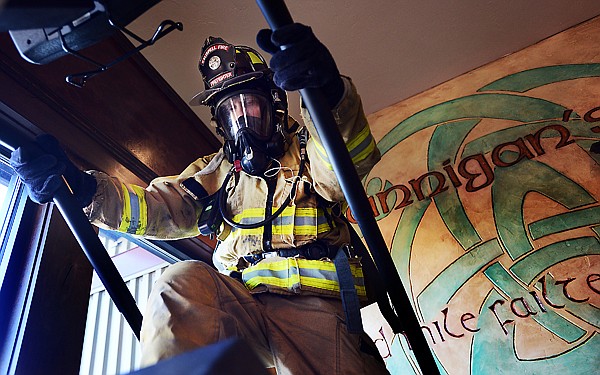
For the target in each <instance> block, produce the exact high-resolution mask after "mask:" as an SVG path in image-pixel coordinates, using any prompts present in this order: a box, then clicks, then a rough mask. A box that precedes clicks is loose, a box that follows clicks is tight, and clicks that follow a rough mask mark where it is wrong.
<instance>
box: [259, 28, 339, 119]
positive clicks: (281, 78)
mask: <svg viewBox="0 0 600 375" xmlns="http://www.w3.org/2000/svg"><path fill="white" fill-rule="evenodd" d="M256 42H257V44H258V45H259V47H260V48H262V49H263V50H265V51H266V52H268V53H270V54H272V55H273V56H272V57H271V69H272V70H273V72H274V73H275V74H274V76H273V81H274V82H275V84H276V85H277V86H279V87H281V88H282V89H284V90H286V91H294V90H300V89H303V88H317V87H318V88H321V89H322V90H323V93H324V94H325V95H326V96H327V101H328V102H329V107H330V108H333V107H335V105H337V103H338V102H339V101H340V99H341V98H342V95H343V94H344V82H343V81H342V78H341V77H340V72H339V71H338V68H337V66H336V65H335V61H334V60H333V57H332V56H331V53H329V50H327V47H325V46H324V45H323V43H321V42H320V41H319V40H318V39H317V38H316V37H315V34H313V31H312V29H311V28H310V27H308V26H305V25H302V24H299V23H293V24H290V25H287V26H284V27H281V28H279V29H277V30H275V31H272V30H271V29H263V30H260V31H259V32H258V35H257V36H256ZM282 46H283V47H284V48H285V49H283V50H282V49H281V48H280V47H282Z"/></svg>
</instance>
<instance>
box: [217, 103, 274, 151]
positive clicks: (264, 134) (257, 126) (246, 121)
mask: <svg viewBox="0 0 600 375" xmlns="http://www.w3.org/2000/svg"><path fill="white" fill-rule="evenodd" d="M216 117H217V121H218V123H219V124H220V125H221V126H222V127H223V130H224V131H225V133H226V134H227V136H228V137H229V138H230V139H232V140H237V138H238V137H239V134H240V132H241V131H242V130H244V131H249V132H251V133H252V134H253V135H254V136H255V137H257V138H259V139H265V140H268V139H269V138H270V137H271V135H272V133H273V126H272V124H271V119H272V116H271V103H270V102H269V100H267V98H266V97H264V96H262V95H258V94H253V93H236V94H233V95H231V96H229V97H227V98H225V99H223V100H222V101H221V102H220V103H219V104H218V106H217V109H216Z"/></svg>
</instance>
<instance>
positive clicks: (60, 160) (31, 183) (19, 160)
mask: <svg viewBox="0 0 600 375" xmlns="http://www.w3.org/2000/svg"><path fill="white" fill-rule="evenodd" d="M10 165H11V167H13V169H14V170H15V172H17V175H18V176H19V177H20V178H21V180H23V183H24V184H25V186H27V189H28V190H29V197H30V198H31V200H32V201H34V202H36V203H47V202H50V201H51V200H52V198H53V197H54V195H55V194H56V192H57V190H58V189H59V187H60V186H62V184H63V183H64V182H63V179H62V177H61V176H64V177H65V179H66V180H67V181H68V183H69V186H70V187H71V189H72V190H73V193H74V196H75V199H76V200H77V202H78V203H79V206H80V207H82V208H83V207H85V206H87V205H89V204H90V203H91V202H92V198H94V194H95V193H96V179H95V178H94V177H93V176H91V175H89V174H87V173H85V172H82V171H80V170H79V169H77V167H76V166H75V165H74V164H73V163H72V162H71V161H70V160H69V158H68V157H67V155H66V154H65V152H64V151H63V149H62V148H61V147H60V145H59V144H58V141H57V140H56V138H54V137H53V136H51V135H49V134H42V135H39V136H37V137H36V139H35V141H33V142H30V143H28V144H26V145H23V146H21V147H19V148H17V149H16V150H15V151H13V152H12V154H11V156H10Z"/></svg>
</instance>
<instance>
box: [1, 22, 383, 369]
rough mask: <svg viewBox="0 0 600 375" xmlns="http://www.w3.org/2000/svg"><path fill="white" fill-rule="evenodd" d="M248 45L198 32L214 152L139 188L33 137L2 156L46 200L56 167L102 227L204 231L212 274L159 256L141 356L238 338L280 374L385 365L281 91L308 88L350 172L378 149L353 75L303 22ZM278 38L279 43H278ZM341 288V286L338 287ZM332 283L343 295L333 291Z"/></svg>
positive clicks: (320, 175)
mask: <svg viewBox="0 0 600 375" xmlns="http://www.w3.org/2000/svg"><path fill="white" fill-rule="evenodd" d="M257 43H258V45H259V46H260V47H261V48H262V49H263V50H265V51H267V52H269V53H271V54H272V57H271V68H269V67H268V65H267V62H266V61H265V60H264V58H263V57H262V56H261V54H260V53H259V52H258V51H256V50H254V49H252V48H250V47H247V46H236V45H232V44H230V43H228V42H226V41H225V40H223V39H221V38H217V37H209V38H207V39H206V41H205V43H204V46H203V47H202V50H201V54H200V59H199V70H200V73H201V75H202V79H203V82H204V86H205V89H204V90H203V91H202V92H200V93H199V94H198V95H196V96H195V97H194V98H193V99H192V101H191V102H190V104H192V105H206V106H208V107H210V110H211V114H212V120H211V123H212V124H213V125H214V126H216V131H217V133H218V134H219V135H221V136H222V137H223V140H224V144H223V148H222V149H221V150H219V152H217V153H215V154H213V155H209V156H205V157H201V158H199V159H198V160H196V161H195V162H194V163H192V164H191V165H190V166H188V168H186V169H185V170H184V171H183V172H182V173H181V174H179V175H178V176H169V177H160V178H157V179H155V180H153V181H152V182H151V183H150V185H149V186H148V187H146V188H145V189H144V188H142V187H139V186H135V185H131V184H127V183H124V182H122V181H119V180H118V179H117V178H115V177H111V176H108V175H106V174H105V173H103V172H100V171H88V172H81V171H79V170H78V169H77V168H76V167H75V166H74V165H73V164H72V163H71V162H70V161H69V160H68V158H67V157H66V155H65V154H64V152H63V151H62V150H61V148H60V146H59V145H58V142H57V141H56V139H54V138H52V137H50V136H47V135H44V136H40V137H38V139H37V140H36V142H35V143H33V144H32V145H29V146H27V147H22V148H20V149H18V150H16V151H15V152H14V153H13V155H12V157H11V165H12V166H13V167H14V169H15V170H16V172H17V173H18V174H19V176H20V177H21V178H22V179H23V181H24V182H25V184H26V185H27V187H28V188H29V194H30V196H31V198H32V199H33V200H34V201H37V202H39V203H45V202H48V201H50V200H51V199H52V196H53V194H54V192H55V191H56V189H57V187H58V186H59V185H60V183H62V177H61V175H62V176H64V177H65V178H66V180H67V182H68V183H69V185H70V187H71V189H72V190H73V191H74V194H75V196H76V198H77V199H78V201H79V202H80V204H81V206H82V207H83V209H84V211H85V213H86V214H87V216H88V218H89V220H90V221H91V222H92V223H93V224H95V225H97V226H99V227H102V228H106V229H111V230H118V231H121V232H126V233H130V234H134V235H139V236H145V237H148V238H153V239H161V240H169V239H180V238H189V237H195V236H197V235H199V234H200V233H202V234H214V235H215V236H216V238H217V239H218V241H217V243H218V245H217V247H216V249H215V251H214V255H213V263H214V266H215V267H216V268H217V270H218V271H216V270H215V269H214V268H213V267H211V266H210V265H208V264H206V263H203V262H200V261H184V262H179V263H176V264H173V265H171V266H169V267H168V268H167V269H166V270H165V272H164V273H163V274H162V275H161V277H160V278H159V279H158V280H157V282H156V283H155V285H154V287H153V290H152V293H151V295H150V298H149V301H148V303H147V308H146V311H145V314H144V319H143V323H142V332H141V345H142V362H143V363H142V364H143V365H144V366H146V365H150V364H153V363H155V362H157V361H159V360H162V359H165V358H169V357H172V356H174V355H176V354H179V353H182V352H185V351H188V350H191V349H194V348H198V347H201V346H205V345H208V344H211V343H215V342H218V341H219V340H222V339H225V338H229V337H241V338H244V339H245V340H246V342H248V343H249V345H250V346H251V347H252V348H253V349H254V350H255V351H256V352H257V353H258V355H259V356H260V358H261V359H262V360H263V362H264V363H265V366H266V367H275V368H276V370H277V372H278V373H279V374H286V373H293V374H300V373H302V374H330V373H344V374H351V373H359V374H366V373H368V374H376V373H387V371H386V369H385V365H384V363H383V360H382V359H381V357H380V356H379V353H378V351H377V349H376V347H375V346H374V344H373V342H372V341H371V340H370V339H369V337H368V336H367V335H366V334H365V333H364V332H363V331H362V325H361V322H360V313H359V311H358V309H359V307H360V303H361V302H362V301H364V297H365V287H364V281H363V275H362V271H361V265H360V259H359V258H357V257H356V256H355V255H354V254H353V251H352V247H351V246H349V241H350V235H349V229H348V226H347V221H345V220H343V218H342V217H341V216H342V212H343V202H344V196H343V193H342V191H341V188H340V186H339V183H338V181H337V178H336V176H335V174H334V172H333V170H332V166H331V164H330V162H329V159H328V157H327V154H326V153H325V151H324V149H323V146H322V145H321V143H320V141H319V137H318V134H316V131H315V128H314V125H313V123H312V121H311V119H310V115H309V113H308V112H307V110H306V109H305V108H304V107H303V106H301V107H302V108H301V110H302V117H303V120H304V121H303V125H301V124H299V123H298V122H296V121H295V120H294V119H292V118H291V117H290V116H288V105H287V95H286V91H293V90H299V89H302V88H308V87H316V88H320V89H321V90H322V91H323V92H324V93H325V96H326V98H327V102H328V104H329V107H330V108H331V110H332V112H333V115H334V118H335V120H336V122H337V125H338V127H339V131H340V133H341V135H342V138H343V139H344V141H345V143H346V146H347V148H348V151H349V153H350V155H351V157H352V160H353V162H354V164H355V166H356V168H357V171H358V173H359V175H360V176H364V175H366V173H368V172H369V170H370V169H371V168H372V167H373V165H374V164H375V163H376V162H377V161H378V160H379V158H380V154H379V152H378V150H377V148H376V146H375V142H374V139H373V137H372V135H371V133H370V130H369V126H368V123H367V120H366V117H365V115H364V113H363V109H362V104H361V101H360V98H359V96H358V94H357V92H356V89H355V87H354V85H353V84H352V81H351V80H350V79H349V78H348V77H343V76H341V75H340V73H339V72H338V69H337V67H336V64H335V61H334V60H333V58H332V56H331V54H330V53H329V51H328V50H327V48H326V47H325V46H324V45H323V44H322V43H321V42H320V41H319V40H318V39H317V38H316V37H315V35H314V34H313V32H312V30H311V28H310V27H308V26H305V25H302V24H297V23H296V24H292V25H289V26H285V27H283V28H280V29H278V30H276V31H274V32H273V31H271V30H268V29H265V30H261V31H260V32H259V33H258V35H257ZM282 46H285V47H284V48H283V49H281V48H280V47H282ZM340 291H342V292H340ZM341 294H343V296H342V295H341Z"/></svg>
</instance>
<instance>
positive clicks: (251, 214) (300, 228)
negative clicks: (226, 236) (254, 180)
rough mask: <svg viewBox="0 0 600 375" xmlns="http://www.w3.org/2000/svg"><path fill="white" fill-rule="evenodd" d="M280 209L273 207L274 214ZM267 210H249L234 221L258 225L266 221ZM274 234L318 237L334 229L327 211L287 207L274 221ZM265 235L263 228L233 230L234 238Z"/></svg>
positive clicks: (236, 216)
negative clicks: (326, 214) (328, 218)
mask: <svg viewBox="0 0 600 375" xmlns="http://www.w3.org/2000/svg"><path fill="white" fill-rule="evenodd" d="M277 209H278V207H273V212H275V211H277ZM264 212H265V210H264V209H262V208H248V209H245V210H244V211H243V212H242V213H240V214H237V215H235V216H234V217H233V221H235V222H237V223H242V224H251V223H257V222H259V221H261V220H263V219H264ZM272 227H273V234H275V235H298V236H311V235H312V236H316V235H317V234H319V233H324V232H328V231H330V230H331V229H333V226H332V225H330V223H329V221H328V220H327V217H326V216H325V211H324V210H323V209H321V208H315V207H305V208H301V207H296V206H289V207H286V208H285V209H284V210H283V212H282V213H281V215H279V216H278V217H276V218H275V219H274V220H273V221H272ZM262 234H263V228H262V227H260V228H254V229H239V228H233V230H232V235H234V236H258V235H262Z"/></svg>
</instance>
